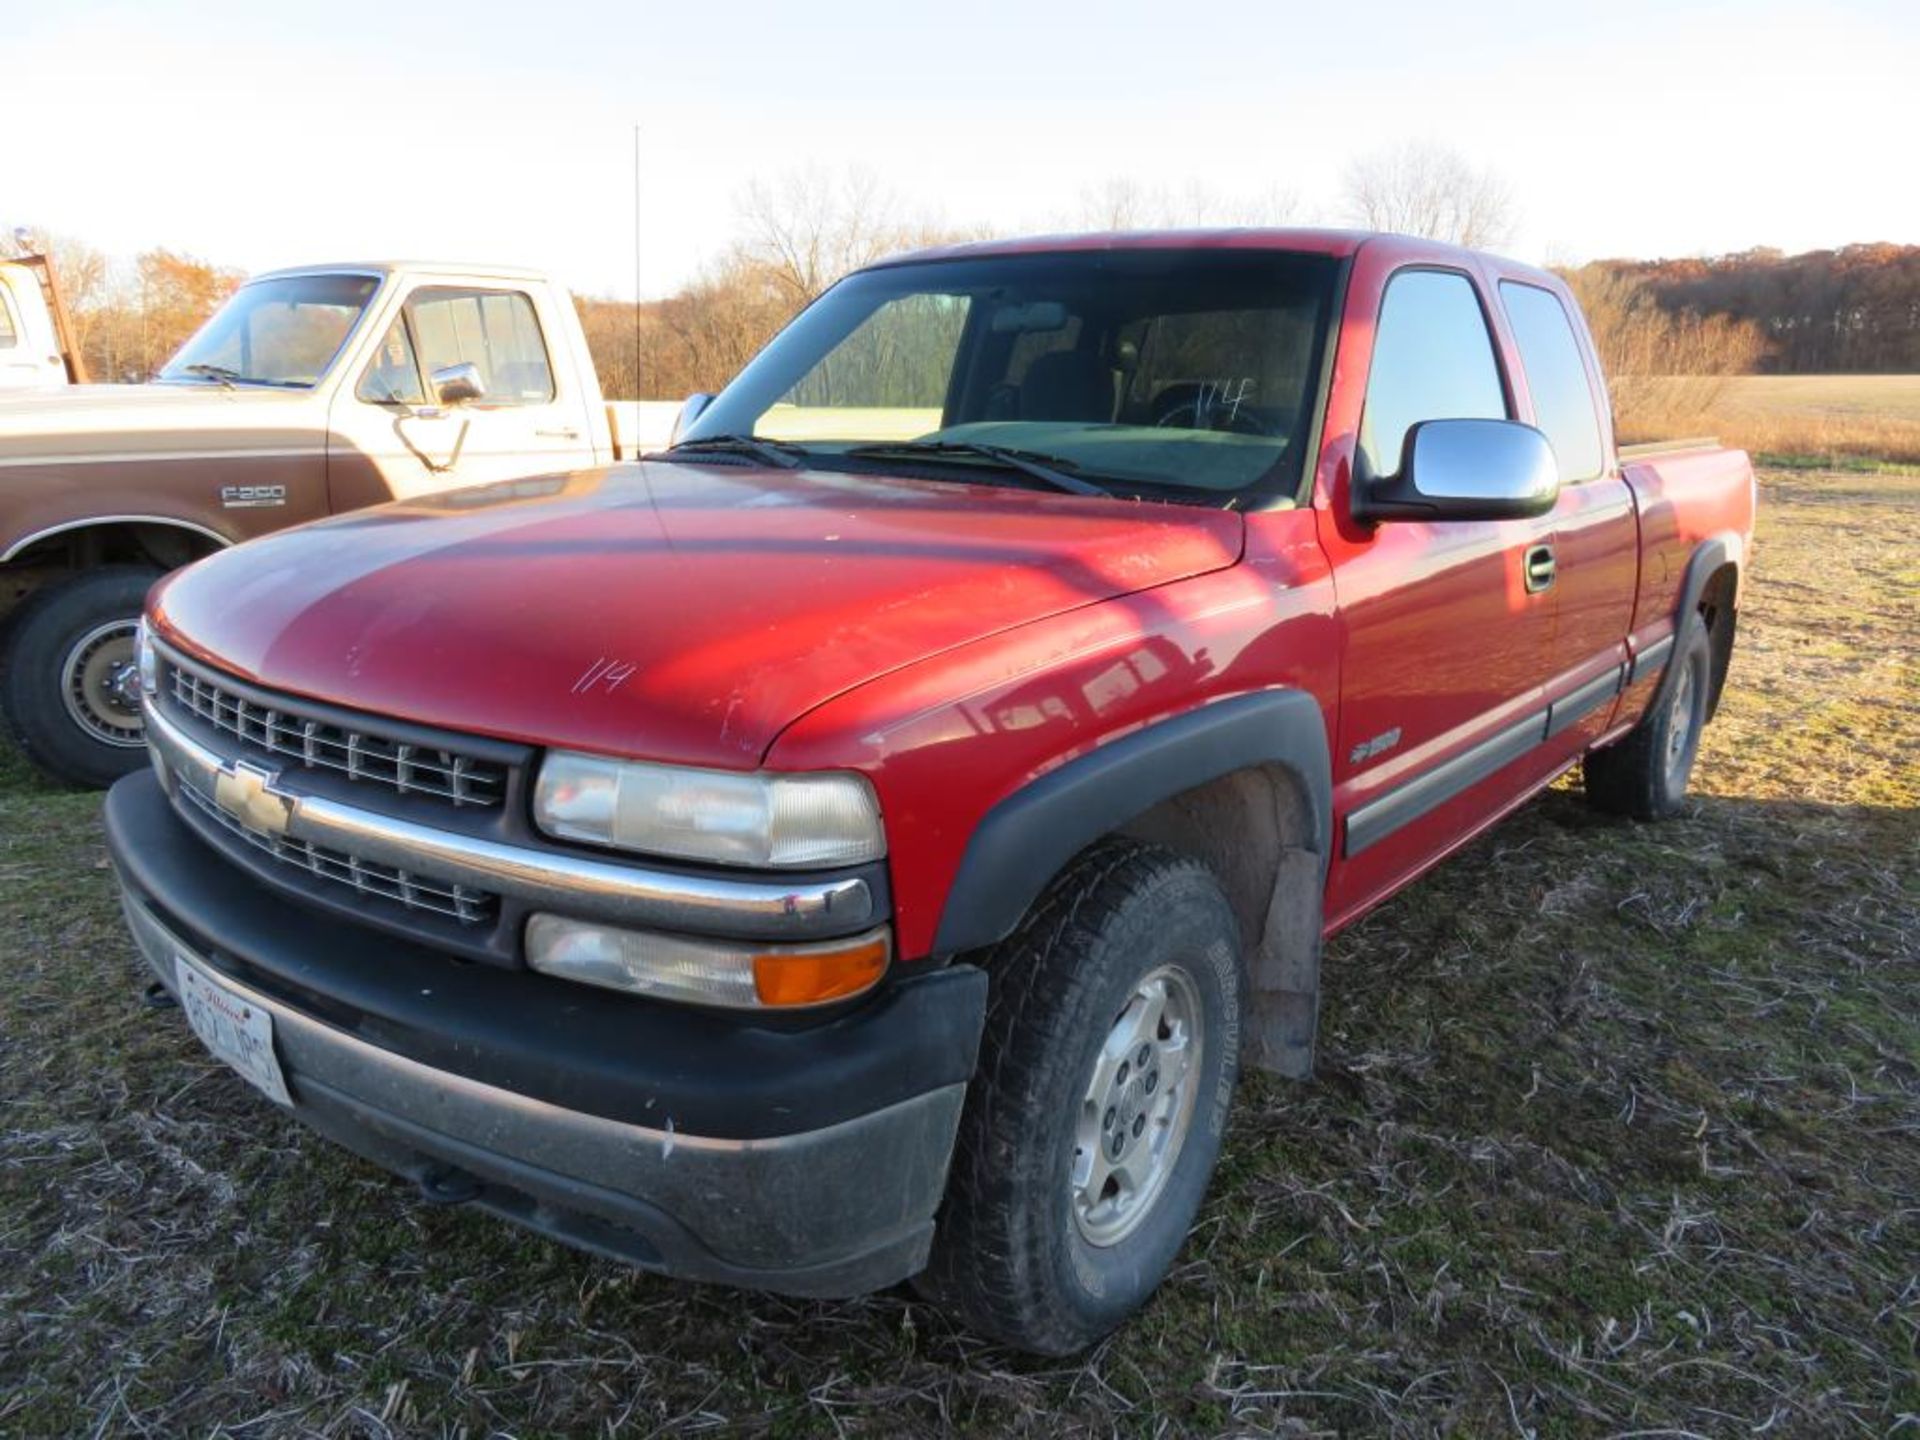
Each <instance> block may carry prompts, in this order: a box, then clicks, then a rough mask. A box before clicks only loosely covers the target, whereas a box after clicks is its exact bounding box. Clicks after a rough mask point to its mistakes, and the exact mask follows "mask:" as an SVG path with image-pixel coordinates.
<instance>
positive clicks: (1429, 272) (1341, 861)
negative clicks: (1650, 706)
mask: <svg viewBox="0 0 1920 1440" xmlns="http://www.w3.org/2000/svg"><path fill="white" fill-rule="evenodd" d="M1367 258H1368V257H1367V254H1366V252H1365V251H1363V252H1362V253H1361V255H1360V256H1359V257H1357V259H1356V262H1355V264H1356V274H1355V276H1354V279H1353V281H1352V282H1351V285H1350V298H1349V308H1348V314H1347V317H1346V320H1345V330H1346V332H1348V333H1349V334H1354V333H1357V334H1364V333H1365V332H1366V329H1367V328H1368V322H1369V321H1370V320H1372V319H1373V318H1374V317H1373V315H1372V314H1370V313H1368V312H1367V310H1366V308H1365V307H1366V306H1367V304H1368V299H1367V297H1368V296H1369V294H1378V295H1379V296H1380V299H1379V302H1378V310H1377V325H1374V326H1373V327H1372V329H1373V335H1374V340H1373V345H1372V351H1371V357H1370V363H1368V364H1367V366H1366V368H1365V371H1364V374H1365V392H1364V397H1365V398H1364V402H1363V408H1362V410H1361V412H1360V415H1359V419H1358V427H1357V433H1356V434H1355V437H1354V460H1353V466H1352V473H1351V478H1350V482H1349V483H1350V485H1352V486H1364V485H1366V484H1368V483H1370V482H1371V481H1372V480H1375V479H1379V478H1382V477H1386V476H1390V475H1392V474H1394V473H1395V472H1396V471H1397V470H1398V468H1399V465H1400V458H1401V446H1402V443H1403V441H1404V439H1405V437H1406V434H1407V431H1408V430H1409V429H1410V428H1411V427H1412V426H1413V425H1415V424H1417V423H1419V422H1421V421H1424V420H1442V419H1508V418H1515V417H1516V415H1517V409H1516V405H1515V399H1514V394H1513V392H1512V390H1511V387H1510V386H1509V385H1508V384H1507V383H1506V377H1505V375H1504V374H1503V371H1502V368H1501V364H1500V359H1499V353H1500V352H1499V350H1498V348H1497V347H1496V345H1495V341H1494V336H1493V332H1492V329H1491V327H1490V325H1489V319H1488V312H1487V309H1486V306H1485V301H1484V296H1483V293H1482V290H1481V287H1480V285H1479V284H1478V283H1477V277H1476V276H1473V275H1469V274H1468V273H1467V272H1466V271H1465V270H1456V269H1451V268H1444V267H1436V266H1430V265H1413V266H1406V267H1403V268H1400V269H1398V270H1394V271H1392V272H1391V273H1390V274H1389V275H1388V276H1387V277H1386V278H1385V281H1384V289H1383V290H1381V289H1379V288H1377V287H1379V286H1380V285H1381V283H1382V282H1381V280H1380V278H1379V276H1378V275H1377V274H1375V275H1372V276H1369V275H1368V274H1366V273H1365V270H1364V269H1363V268H1362V267H1364V265H1365V264H1366V262H1367ZM1356 307H1359V308H1360V313H1359V314H1356V313H1355V309H1356ZM1347 361H1348V356H1347V353H1346V351H1345V349H1344V341H1343V352H1342V355H1341V365H1342V366H1343V367H1344V366H1345V365H1346V363H1347ZM1342 381H1345V383H1354V382H1353V381H1351V380H1347V379H1346V376H1345V375H1342V376H1341V378H1340V379H1339V380H1336V386H1338V385H1339V384H1340V383H1342ZM1330 419H1333V420H1334V421H1335V424H1336V425H1337V424H1338V423H1339V421H1338V419H1337V418H1336V417H1332V416H1330ZM1350 493H1351V492H1348V493H1347V494H1341V495H1336V496H1335V497H1333V500H1332V508H1331V509H1323V512H1322V516H1321V535H1322V544H1323V546H1324V548H1325V549H1326V550H1327V553H1328V558H1329V559H1330V560H1331V561H1332V562H1333V572H1334V586H1335V591H1336V593H1337V595H1338V599H1339V619H1340V622H1341V626H1342V630H1343V633H1344V644H1343V647H1342V654H1341V666H1340V712H1339V723H1338V728H1337V734H1336V736H1335V744H1334V753H1333V777H1334V790H1335V797H1334V799H1335V809H1336V811H1337V812H1338V813H1339V814H1341V815H1342V816H1343V817H1344V824H1343V825H1342V827H1341V834H1340V836H1339V837H1338V838H1337V841H1336V863H1335V865H1334V867H1333V871H1332V874H1331V877H1330V881H1329V892H1328V906H1327V913H1328V916H1329V918H1330V920H1332V921H1334V922H1335V923H1338V922H1339V921H1340V920H1341V919H1343V918H1345V917H1346V916H1348V915H1351V914H1352V913H1354V912H1355V911H1356V910H1357V909H1358V908H1360V907H1361V906H1364V905H1365V904H1367V903H1368V902H1370V901H1371V900H1372V899H1373V898H1374V897H1375V896H1377V895H1379V894H1381V893H1384V892H1385V891H1386V890H1388V889H1390V888H1392V887H1393V886H1394V885H1396V884H1398V883H1399V882H1400V881H1401V880H1403V879H1404V878H1405V877H1406V876H1407V875H1409V874H1411V873H1412V872H1414V871H1415V870H1418V869H1420V868H1422V867H1424V866H1425V865H1427V864H1429V863H1431V862H1432V860H1434V859H1435V858H1436V857H1437V856H1438V855H1440V854H1441V853H1443V852H1444V851H1445V850H1447V849H1449V848H1451V846H1453V845H1454V844H1457V843H1458V842H1459V841H1460V840H1461V839H1462V838H1463V837H1464V836H1465V835H1467V834H1469V833H1471V832H1472V830H1474V829H1475V828H1477V827H1478V825H1479V823H1481V822H1483V821H1485V820H1488V819H1490V818H1492V816H1494V815H1496V814H1498V813H1499V812H1500V811H1501V810H1503V809H1505V808H1506V807H1507V806H1508V805H1510V804H1511V803H1513V802H1514V801H1516V800H1517V799H1518V798H1519V797H1521V796H1522V795H1524V794H1526V793H1527V791H1528V790H1529V789H1530V788H1531V787H1532V785H1533V784H1534V783H1536V781H1537V779H1538V777H1539V773H1540V771H1539V766H1538V760H1537V756H1536V755H1535V754H1533V753H1532V752H1537V751H1538V750H1539V716H1540V709H1541V706H1542V703H1543V701H1542V687H1543V682H1544V681H1545V678H1546V676H1547V674H1548V672H1549V670H1550V668H1551V661H1550V654H1551V637H1552V628H1553V596H1552V594H1551V591H1550V590H1546V589H1540V588H1538V587H1537V586H1536V584H1535V583H1534V582H1532V581H1531V580H1530V578H1529V564H1530V562H1532V561H1537V559H1538V553H1539V550H1540V548H1541V547H1542V546H1545V545H1548V544H1549V543H1550V541H1551V536H1552V531H1553V519H1552V517H1551V516H1550V515H1548V516H1542V517H1540V518H1538V519H1533V520H1484V521H1483V520H1474V521H1467V520H1436V521H1414V520H1391V521H1382V522H1379V523H1376V524H1365V523H1361V522H1359V521H1356V520H1355V519H1354V518H1353V515H1352V511H1351V501H1350ZM1530 717H1531V728H1530V729H1529V718H1530Z"/></svg>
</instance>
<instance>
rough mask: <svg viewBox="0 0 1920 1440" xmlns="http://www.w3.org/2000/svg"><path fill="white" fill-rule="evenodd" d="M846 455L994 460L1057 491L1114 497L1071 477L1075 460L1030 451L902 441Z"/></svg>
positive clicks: (972, 442)
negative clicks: (965, 457)
mask: <svg viewBox="0 0 1920 1440" xmlns="http://www.w3.org/2000/svg"><path fill="white" fill-rule="evenodd" d="M844 453H846V454H848V455H852V456H854V457H855V458H857V459H871V460H894V459H899V458H900V457H902V456H906V457H908V458H910V459H918V458H922V457H925V456H935V457H939V456H971V457H974V458H976V459H980V460H991V461H992V462H993V463H994V464H996V465H1000V466H1003V467H1005V468H1006V469H1008V470H1017V471H1019V472H1020V473H1021V474H1022V475H1030V476H1032V477H1033V478H1034V479H1035V480H1038V481H1040V482H1041V483H1042V484H1045V485H1051V486H1052V487H1053V488H1054V489H1055V490H1065V491H1066V492H1067V493H1068V494H1071V495H1104V496H1107V497H1108V498H1111V497H1112V494H1113V492H1112V491H1110V490H1105V489H1102V488H1101V487H1100V486H1098V485H1096V484H1094V483H1093V482H1092V481H1091V480H1083V479H1081V478H1080V476H1078V475H1073V474H1069V473H1068V472H1069V471H1072V470H1078V469H1079V468H1080V467H1079V466H1078V465H1076V464H1074V463H1073V461H1071V460H1062V459H1060V458H1059V457H1058V456H1056V455H1038V454H1035V453H1033V452H1032V451H1029V450H1010V449H1008V448H1007V447H1006V446H1004V445H985V444H982V443H981V442H980V441H978V440H899V441H889V442H886V443H883V444H878V445H856V446H854V447H853V448H852V449H851V450H848V451H846V452H844Z"/></svg>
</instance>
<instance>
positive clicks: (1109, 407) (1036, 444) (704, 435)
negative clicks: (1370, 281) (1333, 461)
mask: <svg viewBox="0 0 1920 1440" xmlns="http://www.w3.org/2000/svg"><path fill="white" fill-rule="evenodd" d="M1336 268H1337V267H1336V262H1335V261H1333V260H1332V259H1330V258H1327V257H1323V256H1312V255H1298V254H1288V253H1283V252H1277V251H1257V250H1193V249H1183V250H1122V251H1114V250H1100V251H1072V252H1055V253H1052V254H1042V255H994V256H980V257H975V258H971V259H962V260H930V261H924V262H917V263H910V264H905V265H894V266H886V267H882V268H880V269H876V270H868V271H863V272H861V273H860V274H856V275H853V276H850V277H849V278H848V279H846V280H844V281H842V282H841V283H840V284H839V285H836V286H835V287H834V288H833V289H832V290H830V291H828V292H827V293H826V294H825V295H823V296H822V297H821V298H820V299H819V300H818V301H817V302H815V303H814V304H813V305H812V306H811V307H810V308H809V309H807V310H806V311H805V312H804V313H803V314H802V315H801V316H800V317H799V318H798V319H797V320H795V321H794V322H793V324H791V325H790V326H788V327H787V328H786V329H785V330H784V331H782V332H781V333H780V334H779V335H778V336H777V337H775V339H774V340H773V342H772V343H771V344H769V345H768V346H767V348H766V349H765V350H763V351H762V352H761V353H760V355H759V356H758V357H757V358H756V359H755V360H754V361H753V363H752V364H750V365H748V366H747V368H746V369H745V370H743V371H742V372H741V373H740V375H739V377H738V378H737V379H735V380H734V382H733V383H732V384H731V385H729V386H728V387H727V388H726V389H725V390H724V391H723V392H722V393H721V394H720V396H719V397H718V398H717V399H716V400H715V401H714V402H713V404H712V405H710V406H708V407H707V409H706V410H705V411H704V412H703V413H702V414H701V416H700V418H699V420H698V421H697V422H696V423H695V424H693V425H692V426H691V427H689V429H688V430H687V432H686V434H685V436H684V437H683V442H697V441H700V440H703V439H705V440H710V441H711V440H718V439H719V438H721V437H725V436H753V437H756V438H759V439H763V440H777V441H781V442H787V443H788V444H790V445H791V446H792V447H794V448H795V449H797V450H799V451H803V452H804V453H805V457H806V459H807V461H808V463H812V464H816V465H818V464H827V465H830V466H832V465H836V464H838V463H840V462H843V461H844V462H847V463H850V464H851V463H858V462H860V461H863V460H875V459H878V458H881V456H883V455H885V454H891V453H893V452H894V450H895V447H898V446H900V445H901V444H902V443H906V444H908V445H910V446H911V447H912V448H911V450H909V451H907V452H903V453H904V454H905V455H906V456H907V457H908V458H911V455H912V453H913V452H915V451H919V452H924V453H925V454H926V457H927V458H928V459H929V460H934V459H935V458H936V457H940V458H941V459H943V460H944V461H951V462H953V463H955V464H956V465H957V464H960V463H963V461H964V460H966V459H968V458H971V459H974V460H977V459H979V458H980V456H981V449H980V447H993V448H997V449H999V450H1001V451H1003V452H1006V451H1012V452H1017V453H1018V454H1019V455H1021V456H1023V457H1025V458H1027V459H1029V460H1038V461H1045V462H1049V463H1052V464H1056V465H1058V466H1059V467H1060V468H1061V469H1063V470H1067V471H1069V472H1070V473H1072V474H1073V475H1074V476H1077V477H1080V478H1084V479H1088V480H1092V481H1096V482H1099V483H1100V484H1101V487H1102V488H1104V489H1107V490H1110V491H1113V492H1114V493H1135V494H1149V493H1150V494H1161V495H1165V496H1167V497H1168V498H1186V499H1201V500H1205V499H1214V500H1224V499H1225V498H1227V497H1229V496H1243V495H1244V494H1245V493H1246V492H1249V491H1253V490H1256V489H1257V490H1260V491H1262V492H1265V493H1268V494H1274V495H1282V494H1291V493H1292V492H1293V490H1294V489H1296V488H1297V486H1298V483H1299V478H1300V464H1301V460H1300V452H1301V449H1302V447H1303V444H1304V438H1305V435H1306V432H1307V429H1308V427H1309V425H1310V424H1311V421H1312V410H1313V403H1314V398H1315V395H1316V393H1317V391H1318V388H1319V376H1320V368H1321V357H1322V354H1323V352H1324V348H1325V337H1326V327H1327V323H1328V316H1329V313H1330V310H1331V298H1332V294H1333V288H1334V278H1335V274H1336ZM876 446H881V447H885V449H884V450H882V451H879V452H873V449H872V447H876ZM935 446H941V447H945V448H944V450H935V449H934V447H935ZM850 452H851V453H850ZM969 452H970V453H969ZM988 458H991V457H988ZM1014 483H1017V481H1016V482H1014Z"/></svg>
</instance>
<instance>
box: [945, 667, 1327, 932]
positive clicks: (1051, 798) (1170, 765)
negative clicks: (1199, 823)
mask: <svg viewBox="0 0 1920 1440" xmlns="http://www.w3.org/2000/svg"><path fill="white" fill-rule="evenodd" d="M1255 766H1277V767H1279V768H1280V769H1283V770H1286V771H1288V772H1289V773H1291V774H1292V775H1293V776H1294V777H1295V778H1296V779H1297V780H1298V781H1299V782H1300V785H1301V788H1302V790H1303V791H1304V792H1305V796H1306V800H1307V803H1308V805H1309V806H1310V807H1311V808H1312V812H1313V833H1314V849H1315V850H1316V851H1317V852H1318V854H1319V856H1320V865H1321V876H1322V879H1323V880H1324V878H1325V873H1326V864H1327V861H1328V858H1329V856H1330V853H1331V849H1332V846H1331V844H1330V843H1329V841H1330V837H1331V835H1332V833H1333V768H1332V764H1331V761H1330V760H1329V757H1328V751H1327V730H1326V720H1325V717H1324V716H1323V714H1322V712H1321V709H1320V702H1319V701H1318V700H1316V699H1315V698H1314V697H1313V696H1312V695H1309V694H1308V693H1306V692H1305V691H1304V690H1265V691H1260V692H1258V693H1255V694H1250V695H1239V696H1235V697H1233V698H1231V699H1227V700H1217V701H1214V702H1213V703H1212V704H1209V705H1203V706H1202V707H1200V708H1199V709H1198V710H1192V711H1189V712H1187V713H1186V714H1184V715H1176V716H1174V717H1173V718H1171V719H1168V720H1162V721H1159V722H1158V723H1156V724H1153V725H1149V726H1147V727H1146V728H1145V729H1143V730H1138V731H1135V732H1134V733H1133V734H1130V735H1126V736H1123V737H1121V738H1120V739H1118V740H1115V741H1113V742H1111V743H1110V744H1106V745H1102V746H1100V747H1099V748H1098V749H1096V750H1093V751H1091V752H1090V753H1088V754H1086V755H1082V756H1081V757H1080V758H1078V759H1076V760H1071V761H1069V762H1067V763H1066V764H1065V765H1062V766H1061V767H1060V768H1058V769H1056V770H1052V771H1049V772H1048V773H1047V774H1045V775H1042V776H1041V777H1040V778H1039V779H1037V780H1035V781H1033V782H1032V783H1031V784H1029V785H1027V786H1026V787H1025V788H1024V789H1021V790H1017V791H1015V792H1014V793H1013V794H1012V795H1009V796H1008V797H1007V798H1006V799H1004V800H1002V801H1000V803H999V804H997V805H995V806H994V807H993V809H991V810H990V811H988V812H987V815H986V818H985V819H983V820H982V821H981V822H980V824H979V826H978V827H977V828H976V829H975V830H974V833H973V837H972V838H971V839H970V840H969V841H968V842H967V849H966V853H965V855H963V856H962V857H961V861H960V870H959V873H958V874H957V875H955V877H954V881H953V885H952V887H951V888H950V889H949V890H948V891H947V899H946V904H945V905H944V906H943V907H942V909H941V912H940V926H939V929H938V931H937V932H936V934H935V936H934V946H933V949H934V953H935V954H938V955H953V954H957V953H959V952H960V951H963V950H975V949H978V948H979V947H981V946H983V945H990V944H992V943H993V942H994V941H996V940H999V939H1002V938H1004V937H1005V936H1006V935H1007V934H1008V933H1010V932H1011V931H1012V930H1013V928H1014V927H1015V926H1016V925H1018V924H1019V923H1020V919H1021V917H1022V916H1023V915H1025V914H1026V912H1027V908H1028V907H1029V906H1030V905H1032V903H1033V902H1034V900H1035V899H1036V898H1038V896H1039V894H1040V892H1041V890H1042V889H1044V888H1045V886H1046V884H1047V882H1048V881H1049V880H1051V879H1052V878H1053V876H1054V875H1055V874H1057V873H1058V872H1059V870H1060V867H1061V866H1062V865H1064V864H1066V862H1067V861H1068V860H1069V859H1071V858H1072V857H1073V856H1074V855H1076V854H1078V853H1079V852H1080V851H1081V850H1083V849H1085V848H1086V847H1087V846H1088V845H1091V844H1092V843H1093V842H1094V841H1095V840H1098V839H1099V838H1100V837H1101V836H1103V835H1107V834H1110V833H1112V832H1113V831H1115V830H1117V829H1119V828H1120V827H1121V826H1122V825H1124V824H1126V823H1127V822H1128V821H1129V820H1133V819H1135V818H1137V817H1138V816H1140V815H1142V814H1144V813H1145V812H1147V811H1148V810H1150V809H1152V808H1153V807H1154V806H1155V805H1157V804H1159V803H1160V802H1161V801H1163V800H1168V799H1171V798H1172V797H1173V796H1175V795H1179V794H1181V793H1183V792H1184V791H1187V790H1191V789H1194V788H1195V787H1196V786H1200V785H1204V784H1206V783H1208V782H1209V781H1212V780H1218V779H1220V778H1221V777H1222V776H1224V775H1230V774H1232V773H1234V772H1235V771H1237V770H1246V769H1249V768H1252V767H1255Z"/></svg>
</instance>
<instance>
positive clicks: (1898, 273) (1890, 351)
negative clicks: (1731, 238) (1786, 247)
mask: <svg viewBox="0 0 1920 1440" xmlns="http://www.w3.org/2000/svg"><path fill="white" fill-rule="evenodd" d="M1589 268H1593V267H1589ZM1598 268H1599V269H1602V270H1604V271H1606V272H1608V273H1610V274H1612V275H1615V276H1617V277H1619V278H1620V279H1622V280H1624V281H1626V282H1628V283H1629V284H1631V285H1634V286H1638V287H1644V289H1645V290H1646V291H1647V293H1648V294H1650V295H1651V296H1652V297H1653V299H1654V300H1655V301H1656V302H1657V303H1658V304H1659V306H1660V308H1661V309H1663V310H1665V311H1666V312H1667V313H1668V314H1670V315H1687V314H1691V315H1695V316H1724V317H1726V318H1727V319H1729V320H1732V321H1736V322H1746V323H1748V324H1751V325H1753V326H1754V327H1755V328H1756V329H1757V330H1758V332H1759V333H1760V334H1761V335H1762V336H1763V337H1764V338H1765V340H1766V349H1765V352H1764V353H1763V354H1762V355H1761V356H1760V357H1758V368H1760V369H1763V370H1768V371H1774V372H1779V373H1782V374H1794V375H1816V374H1832V373H1879V374H1891V373H1911V372H1914V371H1920V245H1884V244H1883V245H1847V246H1843V247H1842V248H1840V249H1838V250H1810V251H1808V252H1806V253H1805V254H1802V255H1786V254H1782V253H1781V252H1780V251H1778V250H1746V251H1742V252H1741V253H1739V254H1737V255H1721V256H1718V257H1715V258H1713V259H1707V260H1609V261H1604V262H1601V264H1600V266H1599V267H1598Z"/></svg>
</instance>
